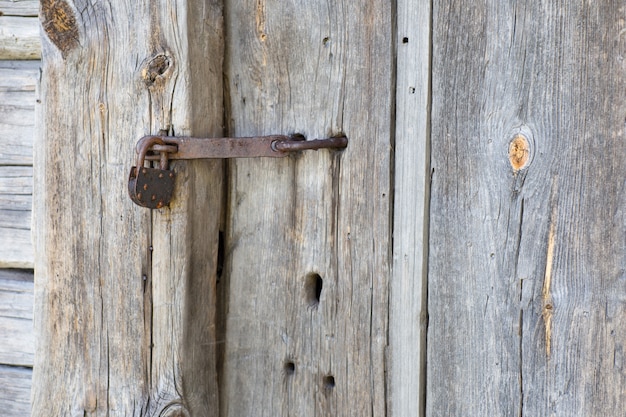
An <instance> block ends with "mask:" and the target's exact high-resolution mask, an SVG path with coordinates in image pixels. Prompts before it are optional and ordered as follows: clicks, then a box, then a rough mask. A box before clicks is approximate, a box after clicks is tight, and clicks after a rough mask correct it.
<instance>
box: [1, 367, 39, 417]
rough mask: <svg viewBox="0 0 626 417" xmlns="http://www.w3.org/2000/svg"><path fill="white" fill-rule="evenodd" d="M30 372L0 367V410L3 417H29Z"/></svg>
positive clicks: (22, 369) (28, 370) (26, 369)
mask: <svg viewBox="0 0 626 417" xmlns="http://www.w3.org/2000/svg"><path fill="white" fill-rule="evenodd" d="M31 380H32V371H31V370H30V369H28V368H16V367H12V366H3V365H0V387H2V389H0V410H2V415H5V416H20V417H28V416H30V385H31Z"/></svg>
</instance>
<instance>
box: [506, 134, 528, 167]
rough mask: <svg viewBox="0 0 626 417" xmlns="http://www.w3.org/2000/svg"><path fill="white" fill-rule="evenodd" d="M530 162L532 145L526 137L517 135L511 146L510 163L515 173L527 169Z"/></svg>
mask: <svg viewBox="0 0 626 417" xmlns="http://www.w3.org/2000/svg"><path fill="white" fill-rule="evenodd" d="M529 161H530V143H529V142H528V139H526V137H525V136H524V135H516V136H515V137H514V138H513V140H512V141H511V143H510V144H509V162H510V163H511V167H512V168H513V170H514V171H519V170H521V169H524V168H526V166H528V163H529Z"/></svg>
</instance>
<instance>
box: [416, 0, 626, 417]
mask: <svg viewBox="0 0 626 417" xmlns="http://www.w3.org/2000/svg"><path fill="white" fill-rule="evenodd" d="M623 13H624V5H623V2H620V1H606V2H593V3H570V2H546V3H537V2H531V1H519V2H497V1H486V2H479V3H476V2H472V3H471V4H470V3H469V2H445V1H444V2H435V3H434V24H433V28H434V30H433V36H434V38H433V94H432V96H433V107H432V119H431V120H432V168H433V170H434V175H433V180H432V188H431V211H430V213H431V222H430V224H431V229H430V249H429V251H430V257H429V283H428V292H429V296H428V305H429V316H430V322H429V330H428V360H427V364H428V370H427V376H428V379H429V381H430V382H429V384H428V388H427V415H428V416H468V415H518V416H519V415H524V416H526V415H528V416H530V415H533V416H536V415H545V416H548V415H550V416H559V415H563V416H565V415H567V416H589V415H614V414H615V413H616V411H615V410H623V408H624V404H626V376H625V375H626V373H624V365H623V352H624V345H625V343H626V332H625V331H624V326H623V323H624V322H625V321H626V303H625V301H626V300H625V297H624V294H626V279H625V278H626V275H625V272H624V271H626V245H625V237H626V233H625V232H626V230H625V227H626V222H625V211H624V207H626V197H625V196H626V193H625V191H626V189H625V186H626V183H625V182H624V178H626V165H625V164H624V160H625V159H626V147H625V146H624V144H625V143H626V138H625V137H624V136H625V131H624V114H626V101H625V100H624V98H623V91H624V90H625V88H626V68H625V67H624V65H623V62H622V57H623V56H624V54H625V53H626V37H625V36H624V33H626V27H625V25H626V23H625V20H624V19H623Z"/></svg>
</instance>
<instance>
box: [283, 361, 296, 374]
mask: <svg viewBox="0 0 626 417" xmlns="http://www.w3.org/2000/svg"><path fill="white" fill-rule="evenodd" d="M284 369H285V374H286V375H287V376H291V375H293V374H295V373H296V364H295V362H294V361H287V362H285V365H284Z"/></svg>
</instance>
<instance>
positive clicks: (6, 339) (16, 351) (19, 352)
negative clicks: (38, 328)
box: [0, 316, 35, 367]
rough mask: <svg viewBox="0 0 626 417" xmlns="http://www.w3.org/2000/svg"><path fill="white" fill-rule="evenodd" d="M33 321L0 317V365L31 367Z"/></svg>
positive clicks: (33, 342)
mask: <svg viewBox="0 0 626 417" xmlns="http://www.w3.org/2000/svg"><path fill="white" fill-rule="evenodd" d="M34 352H35V335H34V333H33V321H32V320H28V319H20V318H14V317H5V316H0V364H5V365H16V366H31V367H32V366H33V355H34Z"/></svg>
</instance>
